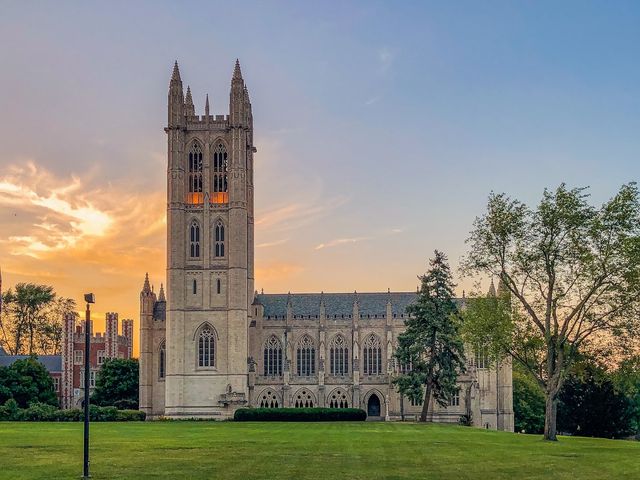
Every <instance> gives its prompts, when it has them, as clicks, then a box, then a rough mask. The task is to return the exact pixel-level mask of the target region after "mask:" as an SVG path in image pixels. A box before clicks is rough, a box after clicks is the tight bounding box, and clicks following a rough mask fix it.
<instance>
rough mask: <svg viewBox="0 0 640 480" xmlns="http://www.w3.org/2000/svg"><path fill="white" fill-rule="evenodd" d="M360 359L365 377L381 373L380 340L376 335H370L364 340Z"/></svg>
mask: <svg viewBox="0 0 640 480" xmlns="http://www.w3.org/2000/svg"><path fill="white" fill-rule="evenodd" d="M362 358H363V360H364V374H365V375H380V374H381V373H382V348H381V347H380V339H379V338H378V337H377V336H376V335H373V334H371V335H369V336H368V337H367V339H366V340H365V342H364V346H363V352H362Z"/></svg>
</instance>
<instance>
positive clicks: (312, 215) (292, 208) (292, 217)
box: [256, 196, 348, 230]
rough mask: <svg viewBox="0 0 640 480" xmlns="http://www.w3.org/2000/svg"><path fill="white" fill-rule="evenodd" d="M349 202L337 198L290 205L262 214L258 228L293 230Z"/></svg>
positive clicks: (345, 198) (343, 198) (257, 223)
mask: <svg viewBox="0 0 640 480" xmlns="http://www.w3.org/2000/svg"><path fill="white" fill-rule="evenodd" d="M347 201H348V198H347V197H345V196H336V197H333V198H329V199H325V200H324V201H322V202H318V203H290V204H288V205H283V206H279V207H276V208H274V209H272V210H270V211H267V212H263V213H261V214H260V215H259V216H258V218H259V220H258V221H257V222H256V226H257V227H258V228H261V229H263V230H266V229H272V230H293V229H296V228H301V227H303V226H305V225H308V224H309V223H312V222H314V221H316V220H317V219H318V218H321V217H323V216H325V215H327V214H328V213H330V212H331V211H332V210H334V209H336V208H338V207H340V206H341V205H344V204H345V203H346V202H347Z"/></svg>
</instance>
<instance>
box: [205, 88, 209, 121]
mask: <svg viewBox="0 0 640 480" xmlns="http://www.w3.org/2000/svg"><path fill="white" fill-rule="evenodd" d="M204 114H205V115H206V116H207V117H208V116H209V94H208V93H207V98H206V100H205V102H204Z"/></svg>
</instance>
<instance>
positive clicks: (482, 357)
mask: <svg viewBox="0 0 640 480" xmlns="http://www.w3.org/2000/svg"><path fill="white" fill-rule="evenodd" d="M475 363H476V368H488V367H489V358H488V356H487V352H486V350H485V348H484V347H479V348H478V349H477V351H476V355H475Z"/></svg>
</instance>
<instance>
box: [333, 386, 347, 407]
mask: <svg viewBox="0 0 640 480" xmlns="http://www.w3.org/2000/svg"><path fill="white" fill-rule="evenodd" d="M329 408H349V400H348V399H347V394H346V393H345V392H344V391H342V390H341V389H339V388H338V389H336V390H334V391H333V392H331V395H329Z"/></svg>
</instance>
